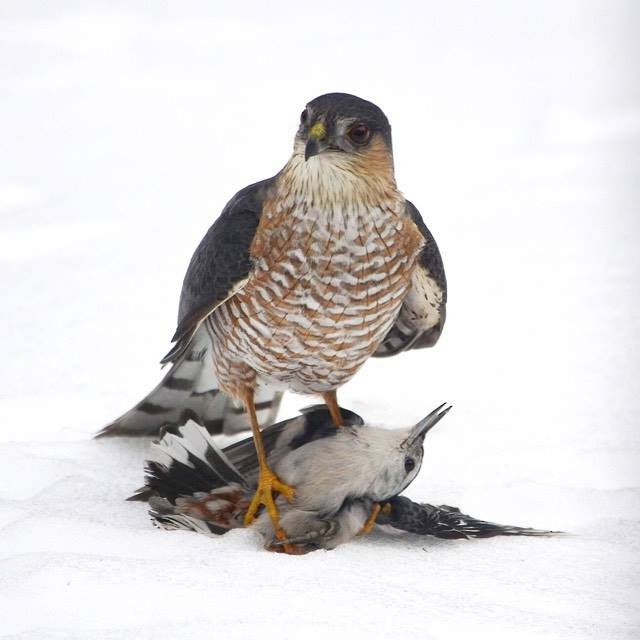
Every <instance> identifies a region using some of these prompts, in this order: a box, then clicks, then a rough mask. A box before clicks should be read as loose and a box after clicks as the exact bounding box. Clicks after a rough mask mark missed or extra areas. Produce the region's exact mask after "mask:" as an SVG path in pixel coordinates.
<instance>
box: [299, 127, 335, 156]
mask: <svg viewBox="0 0 640 640" xmlns="http://www.w3.org/2000/svg"><path fill="white" fill-rule="evenodd" d="M328 146H329V145H328V144H327V129H326V127H325V126H324V124H322V122H316V123H315V124H314V125H313V127H311V129H309V137H308V138H307V144H306V146H305V148H304V159H305V160H308V159H309V158H312V157H313V156H317V155H318V154H319V153H321V152H322V151H324V150H325V149H327V148H328Z"/></svg>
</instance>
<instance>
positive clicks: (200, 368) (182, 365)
mask: <svg viewBox="0 0 640 640" xmlns="http://www.w3.org/2000/svg"><path fill="white" fill-rule="evenodd" d="M210 349H211V343H210V342H209V340H208V338H207V336H206V333H205V332H201V334H200V335H198V334H196V336H194V340H193V341H192V346H191V348H190V349H189V350H188V351H186V352H185V353H184V354H183V355H182V356H180V358H179V359H178V360H176V361H175V362H174V363H173V365H172V366H171V369H170V370H169V372H168V373H167V375H165V377H164V378H163V379H162V381H161V382H160V384H159V385H158V386H157V387H156V388H155V389H153V391H151V393H149V395H147V396H146V397H145V398H143V400H141V401H140V402H139V403H138V404H137V405H136V406H135V407H133V408H132V409H130V410H129V411H127V413H125V414H124V415H122V416H120V417H119V418H118V419H117V420H114V421H113V422H112V423H111V424H108V425H107V426H106V427H104V428H103V429H101V430H100V431H99V432H98V434H97V436H98V437H102V436H144V435H156V434H157V433H158V432H159V431H160V429H161V428H162V427H166V428H171V427H177V426H180V425H182V424H185V422H186V421H187V420H189V419H192V420H195V421H196V422H197V423H199V424H201V425H203V426H204V427H206V429H207V430H208V431H209V432H211V433H227V434H230V433H235V432H237V431H243V430H245V429H248V428H249V420H248V417H247V415H246V412H245V410H244V408H243V407H238V406H236V405H235V403H234V402H233V401H232V400H231V399H230V398H229V397H228V396H227V395H225V394H224V393H222V392H221V391H220V390H219V389H218V381H217V380H216V378H215V376H214V373H213V367H212V364H211V356H210ZM281 398H282V393H279V392H275V391H272V390H271V389H268V388H266V387H262V388H258V389H257V390H256V395H255V405H256V412H257V414H258V421H259V422H260V425H261V426H264V425H266V424H270V423H271V422H273V421H274V420H275V417H276V414H277V413H278V406H279V404H280V399H281Z"/></svg>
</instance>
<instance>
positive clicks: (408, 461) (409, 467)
mask: <svg viewBox="0 0 640 640" xmlns="http://www.w3.org/2000/svg"><path fill="white" fill-rule="evenodd" d="M415 466H416V461H415V460H414V459H413V458H410V457H409V456H407V457H406V458H405V459H404V470H405V471H406V472H407V473H409V472H410V471H413V469H414V467H415Z"/></svg>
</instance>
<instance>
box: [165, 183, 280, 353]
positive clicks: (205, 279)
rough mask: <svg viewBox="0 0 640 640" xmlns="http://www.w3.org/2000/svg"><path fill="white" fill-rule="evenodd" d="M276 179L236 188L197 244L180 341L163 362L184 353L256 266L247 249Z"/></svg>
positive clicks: (180, 317)
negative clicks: (199, 331)
mask: <svg viewBox="0 0 640 640" xmlns="http://www.w3.org/2000/svg"><path fill="white" fill-rule="evenodd" d="M272 183H273V178H270V179H268V180H263V181H262V182H257V183H256V184H252V185H250V186H248V187H245V188H244V189H242V190H241V191H239V192H238V193H236V195H235V196H233V198H232V199H231V200H230V201H229V202H228V204H227V205H226V206H225V208H224V209H223V210H222V213H221V214H220V217H219V218H218V219H217V220H216V221H215V222H214V223H213V225H212V226H211V228H210V229H209V231H207V233H206V235H205V236H204V238H203V239H202V241H201V242H200V244H199V245H198V248H197V249H196V251H195V253H194V254H193V257H192V258H191V262H190V263H189V267H188V269H187V273H186V275H185V277H184V282H183V284H182V294H181V296H180V307H179V312H178V328H177V330H176V332H175V335H174V336H173V341H174V342H175V343H176V344H175V346H174V347H173V349H171V351H169V353H168V354H167V355H166V356H165V357H164V358H163V359H162V364H165V363H167V362H173V361H175V360H176V358H178V357H179V356H180V355H182V353H183V352H184V351H185V349H186V347H187V345H188V344H189V342H190V340H191V338H192V337H193V334H194V333H195V332H196V330H197V328H198V327H199V326H200V323H201V322H202V321H203V320H204V319H205V318H206V317H207V316H208V315H209V314H210V313H211V312H212V311H213V310H214V309H215V308H216V307H217V306H218V305H220V304H221V303H222V302H224V301H225V300H227V299H229V298H230V297H231V296H232V295H233V294H234V293H236V292H237V291H238V290H239V289H241V288H242V287H243V286H244V284H245V283H246V281H247V279H248V277H249V273H250V272H251V269H252V263H251V256H250V254H249V249H250V248H251V243H252V242H253V238H254V235H255V232H256V229H257V227H258V223H259V222H260V214H261V213H262V204H263V202H264V199H265V195H266V192H267V190H268V189H269V187H270V186H271V184H272Z"/></svg>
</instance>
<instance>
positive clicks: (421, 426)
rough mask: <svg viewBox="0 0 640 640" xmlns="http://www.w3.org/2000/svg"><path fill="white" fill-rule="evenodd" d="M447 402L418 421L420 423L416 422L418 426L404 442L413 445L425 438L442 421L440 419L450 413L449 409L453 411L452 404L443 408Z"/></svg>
mask: <svg viewBox="0 0 640 640" xmlns="http://www.w3.org/2000/svg"><path fill="white" fill-rule="evenodd" d="M445 404H447V403H446V402H444V403H442V404H441V405H440V406H439V407H437V408H436V409H434V410H433V411H432V412H431V413H430V414H429V415H428V416H427V417H426V418H423V419H422V420H420V422H418V424H416V426H415V427H413V429H411V432H410V433H409V436H408V437H407V439H406V440H405V441H404V444H405V445H406V446H411V445H412V444H414V443H415V442H416V441H417V440H418V439H422V438H424V437H425V436H426V435H427V433H428V432H429V431H431V429H433V427H435V426H436V425H437V424H438V422H440V420H442V418H444V417H445V416H446V415H447V413H449V411H451V406H448V407H447V408H446V409H443V407H444V406H445Z"/></svg>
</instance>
